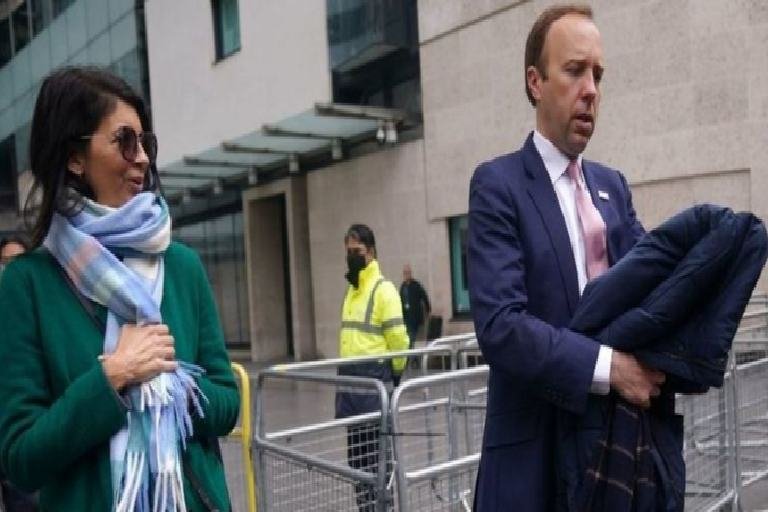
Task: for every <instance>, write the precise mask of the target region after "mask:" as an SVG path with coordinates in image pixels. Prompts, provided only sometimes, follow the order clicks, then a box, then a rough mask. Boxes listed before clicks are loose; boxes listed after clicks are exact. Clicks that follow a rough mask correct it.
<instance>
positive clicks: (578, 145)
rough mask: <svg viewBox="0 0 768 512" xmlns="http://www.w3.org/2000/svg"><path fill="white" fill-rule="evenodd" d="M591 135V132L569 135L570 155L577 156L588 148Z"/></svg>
mask: <svg viewBox="0 0 768 512" xmlns="http://www.w3.org/2000/svg"><path fill="white" fill-rule="evenodd" d="M591 137H592V134H591V133H590V134H589V135H585V134H581V133H574V134H572V135H571V136H570V137H568V150H569V151H568V152H569V153H570V155H571V156H576V155H580V154H581V153H583V152H584V150H585V149H587V144H589V139H590V138H591Z"/></svg>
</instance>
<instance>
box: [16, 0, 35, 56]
mask: <svg viewBox="0 0 768 512" xmlns="http://www.w3.org/2000/svg"><path fill="white" fill-rule="evenodd" d="M11 23H12V25H13V39H14V49H15V51H16V53H18V52H19V51H21V49H22V48H24V47H25V46H27V44H28V43H29V41H30V39H32V34H31V32H30V23H29V11H28V10H27V2H26V1H25V2H21V3H20V4H19V6H18V7H17V8H16V9H15V10H14V11H13V13H11Z"/></svg>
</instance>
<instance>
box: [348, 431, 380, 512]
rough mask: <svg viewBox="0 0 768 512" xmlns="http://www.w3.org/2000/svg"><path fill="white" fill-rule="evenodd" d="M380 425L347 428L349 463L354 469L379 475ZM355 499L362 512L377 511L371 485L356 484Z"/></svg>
mask: <svg viewBox="0 0 768 512" xmlns="http://www.w3.org/2000/svg"><path fill="white" fill-rule="evenodd" d="M379 434H380V429H379V423H377V422H370V423H363V424H361V425H354V426H348V427H347V461H348V462H349V466H350V467H351V468H353V469H359V470H362V471H365V472H367V473H374V474H375V473H377V472H378V469H379ZM355 497H356V499H357V508H358V509H359V510H360V512H373V511H374V510H375V509H376V492H375V489H374V488H373V487H371V486H369V485H365V484H362V483H359V482H358V483H356V484H355Z"/></svg>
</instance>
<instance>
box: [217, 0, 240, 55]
mask: <svg viewBox="0 0 768 512" xmlns="http://www.w3.org/2000/svg"><path fill="white" fill-rule="evenodd" d="M222 6H223V11H222V16H221V21H222V41H223V44H222V47H223V50H224V55H229V54H230V53H232V52H234V51H236V50H238V49H239V48H240V17H239V15H238V12H237V0H224V1H223V2H222Z"/></svg>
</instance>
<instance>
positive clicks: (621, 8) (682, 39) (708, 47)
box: [0, 0, 768, 361]
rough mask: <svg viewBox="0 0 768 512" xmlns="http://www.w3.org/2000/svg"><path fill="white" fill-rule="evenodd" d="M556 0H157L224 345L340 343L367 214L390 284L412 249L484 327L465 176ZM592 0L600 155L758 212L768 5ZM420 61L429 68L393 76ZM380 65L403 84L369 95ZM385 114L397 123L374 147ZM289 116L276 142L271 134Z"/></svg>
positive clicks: (152, 62)
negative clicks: (538, 24) (600, 51)
mask: <svg viewBox="0 0 768 512" xmlns="http://www.w3.org/2000/svg"><path fill="white" fill-rule="evenodd" d="M80 1H81V2H82V0H80ZM552 3H554V2H551V1H549V0H547V1H544V0H517V1H512V0H486V1H483V2H478V1H476V0H418V1H416V0H413V1H412V2H408V1H406V0H398V1H394V0H369V1H366V0H264V1H260V2H237V1H236V0H216V1H207V0H188V1H187V2H185V3H184V6H183V8H181V7H180V6H179V3H178V2H175V1H172V0H146V1H145V2H143V9H144V12H145V25H146V39H147V60H148V69H149V83H150V89H151V93H152V113H153V122H154V129H155V132H156V133H157V135H158V139H159V141H160V153H159V162H158V164H159V168H160V170H161V172H162V173H163V179H164V183H165V185H166V193H167V194H168V196H169V197H170V198H171V202H172V205H173V211H174V215H175V218H176V221H177V226H178V228H177V231H176V234H177V235H178V236H179V238H181V239H182V240H185V241H187V242H188V243H190V244H191V245H193V246H194V247H196V248H197V249H198V250H200V251H201V253H202V254H203V260H204V262H205V263H206V266H207V267H208V270H209V274H210V275H211V279H212V282H213V284H214V289H215V291H216V298H217V301H218V303H219V307H220V312H221V315H222V318H223V320H224V325H225V333H226V336H227V340H228V342H229V343H230V346H231V348H233V349H235V350H238V349H239V350H241V351H242V354H241V355H243V356H246V355H247V356H248V357H250V358H251V359H253V360H258V361H276V360H285V359H291V358H293V359H310V358H315V357H332V356H335V355H337V354H338V346H337V345H338V341H337V340H338V329H339V325H340V318H339V316H340V308H341V301H342V298H343V295H344V291H345V287H346V281H345V280H344V273H345V266H344V265H345V262H344V253H343V234H344V232H345V230H346V228H347V227H348V226H349V225H350V224H352V223H354V222H363V223H367V224H369V225H370V226H371V227H372V228H373V230H374V232H375V233H376V238H377V249H378V253H379V260H380V262H381V265H382V269H383V271H384V273H385V275H386V276H387V277H389V278H390V279H392V280H393V281H394V282H395V283H396V284H399V282H400V272H401V269H402V266H403V265H404V264H405V263H410V264H411V266H412V267H413V270H414V275H415V277H416V278H417V279H419V280H420V281H422V283H423V284H424V285H425V287H426V289H427V291H428V292H429V294H430V298H431V300H432V303H433V312H434V313H435V314H438V315H440V316H442V318H443V334H451V333H457V332H466V331H468V330H471V329H472V324H471V312H470V311H469V310H468V300H467V297H466V277H465V276H464V273H463V268H464V263H465V261H464V254H463V252H462V247H463V243H464V239H463V236H464V234H465V233H466V213H467V193H468V184H469V179H470V177H471V175H472V172H473V170H474V169H475V167H476V166H477V164H478V163H480V162H482V161H484V160H487V159H490V158H492V157H494V156H496V155H499V154H503V153H508V152H510V151H514V150H516V149H517V148H519V147H520V146H521V144H522V142H523V140H524V138H525V137H526V135H527V134H528V133H529V131H530V130H531V129H532V128H533V127H534V111H533V109H532V108H531V106H530V104H529V103H528V100H527V98H526V96H525V92H524V82H523V77H524V70H523V47H524V43H525V38H526V36H527V33H528V30H529V28H530V26H531V24H532V22H533V20H534V19H535V17H536V16H537V15H538V13H539V12H541V10H543V9H544V8H546V7H547V6H548V5H551V4H552ZM590 4H591V5H592V7H593V9H594V12H595V20H596V23H597V25H598V27H599V28H600V30H601V33H602V37H603V45H604V51H605V58H606V73H605V77H604V81H603V84H602V93H603V98H602V104H601V111H600V118H599V120H598V122H597V129H596V132H595V135H594V137H593V140H592V141H591V143H590V145H589V147H588V148H587V151H586V153H585V157H587V158H590V159H593V160H598V161H601V162H603V163H605V164H607V165H610V166H613V167H616V168H618V169H620V170H622V171H623V172H624V173H625V175H626V176H627V178H628V180H629V182H630V185H631V187H632V190H633V194H634V202H635V206H636V208H637V211H638V214H639V217H640V219H641V220H642V222H643V223H644V225H645V226H646V227H647V228H651V227H653V226H655V225H657V224H658V223H659V222H661V221H662V220H664V219H665V218H666V217H668V216H669V215H671V214H673V213H675V212H677V211H679V210H680V209H683V208H685V207H687V206H690V205H692V204H695V203H701V202H713V203H718V204H723V205H727V206H730V207H732V208H734V209H738V210H751V211H753V212H755V213H756V214H757V215H758V216H760V217H762V218H765V216H766V214H768V202H766V201H765V200H764V199H763V198H764V196H765V195H766V193H768V157H766V156H765V150H764V148H765V146H766V142H768V140H766V139H767V138H768V87H766V86H765V84H766V83H767V82H768V4H767V3H766V2H763V1H762V0H739V1H736V2H734V1H731V0H675V1H673V2H669V1H662V0H594V1H592V2H590ZM372 6H373V7H372ZM414 7H415V10H409V9H412V8H414ZM395 10H397V12H398V16H390V14H391V13H392V12H394V11H395ZM372 13H373V14H372ZM361 19H366V20H368V21H366V22H365V23H361V22H360V20H361ZM371 20H372V21H371ZM408 20H411V21H412V22H413V23H416V24H417V25H418V30H417V34H418V39H417V41H416V42H415V44H414V45H413V47H412V48H415V51H416V53H417V55H416V56H415V60H414V59H413V58H411V57H413V55H412V53H409V51H410V50H409V49H408V48H409V47H408V46H407V45H406V44H403V43H402V41H404V40H406V39H407V37H406V36H403V34H406V33H412V32H408V30H413V29H409V28H408V23H409V21H408ZM235 22H236V23H235ZM366 23H369V24H368V25H366ZM366 27H368V28H367V29H366ZM366 30H368V31H367V32H366ZM398 38H400V39H398ZM393 41H395V42H393ZM397 41H400V42H399V43H398V42H397ZM398 45H401V46H398ZM409 56H410V57H409ZM409 58H410V60H408V59H409ZM386 59H389V61H388V62H389V64H388V66H389V67H385V68H382V69H381V70H379V71H377V73H378V74H375V73H370V74H368V75H366V73H365V72H364V71H365V70H367V69H368V68H369V67H370V66H371V63H376V62H382V61H384V60H386ZM398 59H401V60H398ZM414 62H416V63H417V64H418V66H417V68H418V70H417V78H416V79H415V80H414V79H413V76H412V75H409V78H408V79H405V80H400V79H394V78H392V77H393V76H395V75H398V72H399V70H401V69H404V68H407V67H408V66H409V65H410V66H412V65H413V63H414ZM382 70H383V71H382ZM361 77H362V78H361ZM366 77H369V78H371V80H373V79H374V78H375V79H376V80H378V81H381V82H382V83H388V84H389V85H387V86H386V87H383V88H382V87H379V88H378V89H377V88H376V87H373V86H372V90H371V91H367V92H366V91H365V78H366ZM391 78H392V79H391ZM398 80H399V81H398ZM0 83H3V82H0ZM6 83H7V82H6ZM350 84H352V85H350ZM361 84H362V85H361ZM377 87H378V86H377ZM359 91H363V92H359ZM382 91H383V92H382ZM356 94H357V96H356ZM4 101H5V100H4ZM338 104H347V105H348V104H353V105H356V106H359V107H363V110H360V111H357V110H350V109H341V110H339V109H338V108H334V106H336V107H337V106H338ZM329 105H330V106H329ZM380 107H386V109H384V110H381V111H378V110H376V108H380ZM321 111H322V112H325V111H332V112H335V114H336V115H337V117H334V118H333V119H332V121H327V119H326V120H325V121H324V119H325V118H323V117H322V116H321V115H319V114H318V112H321ZM402 112H405V114H406V117H407V118H408V119H409V121H408V122H405V121H403V118H401V117H397V116H399V115H400V113H402ZM342 114H343V115H342ZM339 116H341V117H339ZM345 116H346V117H345ZM387 116H395V117H397V119H396V123H397V124H396V126H397V128H398V129H400V137H399V141H398V142H397V143H396V144H387V143H384V144H377V143H376V142H375V140H376V136H378V135H380V132H381V133H384V132H383V129H384V128H386V130H387V131H388V130H389V128H390V125H388V124H386V123H389V122H392V121H391V120H392V119H395V117H387ZM326 121H327V123H330V124H327V126H326V125H324V124H323V122H326ZM345 122H346V123H347V124H344V123H345ZM354 123H358V124H354ZM366 123H368V124H366ZM264 125H267V126H264ZM331 125H332V126H331ZM275 126H277V127H278V128H280V129H279V130H277V129H275V128H274V127H275ZM288 126H291V127H293V128H291V129H286V127H288ZM269 127H271V128H269ZM342 127H345V128H344V129H347V128H349V131H348V132H345V135H339V134H341V133H342V132H341V131H339V132H333V130H341V129H342ZM377 128H378V129H377ZM326 129H327V130H328V131H325V132H324V131H323V130H326ZM286 130H287V132H288V133H287V134H286V133H282V137H283V138H281V139H279V141H278V142H279V143H275V142H274V140H275V137H272V138H270V137H267V136H268V135H270V134H271V135H272V136H274V135H275V133H276V132H279V131H286ZM302 132H306V133H303V136H300V135H301V133H302ZM310 132H311V133H310ZM332 132H333V133H332ZM286 135H288V136H287V137H286ZM268 143H269V144H271V145H269V147H266V145H267V144H268ZM302 144H304V146H302ZM313 144H314V145H313ZM336 144H338V148H337V146H336ZM297 148H303V149H297ZM337 149H338V150H339V151H337ZM331 155H333V156H332V157H331ZM761 286H763V285H762V284H761Z"/></svg>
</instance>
